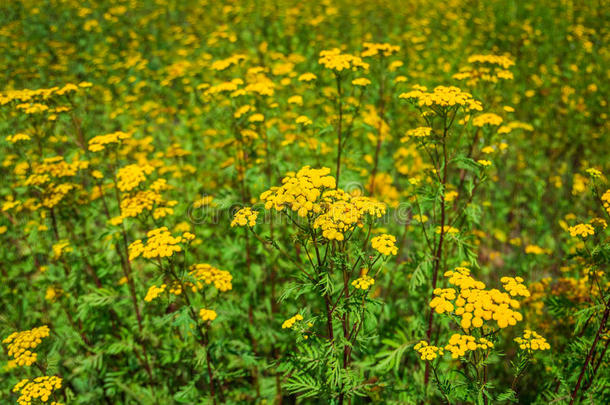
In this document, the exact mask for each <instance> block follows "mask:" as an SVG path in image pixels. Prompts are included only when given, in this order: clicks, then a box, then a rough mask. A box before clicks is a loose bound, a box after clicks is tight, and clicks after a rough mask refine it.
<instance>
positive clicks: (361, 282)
mask: <svg viewBox="0 0 610 405" xmlns="http://www.w3.org/2000/svg"><path fill="white" fill-rule="evenodd" d="M366 272H367V270H363V271H362V275H361V276H360V277H358V278H357V279H355V280H354V281H352V285H353V286H354V287H355V288H358V289H360V290H368V289H369V288H370V287H371V286H372V285H373V284H375V279H374V278H372V277H371V276H369V275H367V274H366Z"/></svg>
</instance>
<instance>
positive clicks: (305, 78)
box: [298, 73, 318, 82]
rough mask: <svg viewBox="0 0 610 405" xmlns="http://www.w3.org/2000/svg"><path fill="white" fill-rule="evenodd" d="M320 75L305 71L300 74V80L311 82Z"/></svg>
mask: <svg viewBox="0 0 610 405" xmlns="http://www.w3.org/2000/svg"><path fill="white" fill-rule="evenodd" d="M317 78H318V77H317V76H316V75H314V74H313V73H303V74H302V75H301V76H299V78H298V80H299V81H300V82H311V81H312V80H316V79H317Z"/></svg>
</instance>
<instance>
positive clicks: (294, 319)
mask: <svg viewBox="0 0 610 405" xmlns="http://www.w3.org/2000/svg"><path fill="white" fill-rule="evenodd" d="M302 320H303V316H302V315H301V314H296V315H295V316H293V317H292V318H289V319H286V320H285V321H284V323H282V329H290V328H292V327H293V326H294V324H295V323H296V322H297V321H302Z"/></svg>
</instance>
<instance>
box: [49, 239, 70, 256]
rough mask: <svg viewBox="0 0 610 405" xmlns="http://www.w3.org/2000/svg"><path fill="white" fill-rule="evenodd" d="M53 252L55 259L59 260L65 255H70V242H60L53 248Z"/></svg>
mask: <svg viewBox="0 0 610 405" xmlns="http://www.w3.org/2000/svg"><path fill="white" fill-rule="evenodd" d="M51 249H52V250H53V259H55V260H57V259H59V258H60V257H61V256H62V255H63V254H64V253H68V252H71V251H72V247H71V246H70V242H69V241H67V240H65V239H63V240H60V241H59V242H57V243H55V244H53V246H52V247H51Z"/></svg>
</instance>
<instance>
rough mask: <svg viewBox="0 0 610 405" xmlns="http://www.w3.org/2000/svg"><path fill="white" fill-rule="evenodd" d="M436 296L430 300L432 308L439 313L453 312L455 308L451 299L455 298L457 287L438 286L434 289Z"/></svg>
mask: <svg viewBox="0 0 610 405" xmlns="http://www.w3.org/2000/svg"><path fill="white" fill-rule="evenodd" d="M433 294H434V295H435V296H436V297H434V298H432V300H431V301H430V308H432V309H434V310H435V311H436V313H437V314H442V313H445V312H453V309H454V308H455V307H454V306H453V304H452V303H451V301H453V300H455V298H456V295H455V289H453V288H436V289H435V290H434V291H433Z"/></svg>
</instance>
